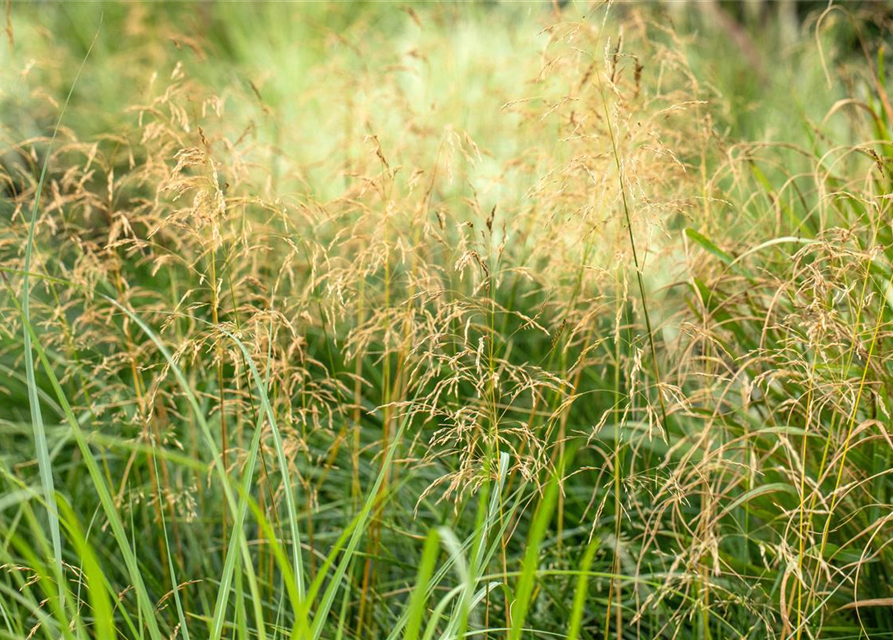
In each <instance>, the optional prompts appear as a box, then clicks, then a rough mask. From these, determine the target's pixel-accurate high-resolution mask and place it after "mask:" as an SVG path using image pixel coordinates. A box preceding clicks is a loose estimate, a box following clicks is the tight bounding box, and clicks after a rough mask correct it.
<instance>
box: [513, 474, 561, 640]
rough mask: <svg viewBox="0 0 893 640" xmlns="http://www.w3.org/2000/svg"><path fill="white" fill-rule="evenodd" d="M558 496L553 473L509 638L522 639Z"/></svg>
mask: <svg viewBox="0 0 893 640" xmlns="http://www.w3.org/2000/svg"><path fill="white" fill-rule="evenodd" d="M557 496H558V479H557V477H556V476H554V475H553V476H552V478H551V480H549V484H548V485H547V486H546V493H545V495H544V496H543V499H542V502H540V506H539V509H538V510H537V512H536V515H535V516H534V518H533V525H532V526H531V528H530V536H529V537H528V539H527V551H526V552H525V553H524V566H523V569H522V570H521V577H520V578H519V579H518V588H517V589H516V590H515V593H516V596H515V603H514V606H513V607H512V630H511V632H509V640H521V633H522V631H523V628H524V619H525V618H526V617H527V610H528V609H529V608H530V597H531V596H532V595H533V585H534V582H535V580H536V572H537V568H538V565H539V553H540V545H541V544H542V542H543V538H544V537H545V535H546V529H547V527H548V526H549V521H550V520H551V519H552V511H553V510H554V508H555V501H556V498H557Z"/></svg>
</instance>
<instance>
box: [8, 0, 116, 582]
mask: <svg viewBox="0 0 893 640" xmlns="http://www.w3.org/2000/svg"><path fill="white" fill-rule="evenodd" d="M101 23H102V18H101V17H100V25H101ZM98 37H99V29H97V30H96V34H95V35H94V36H93V42H91V43H90V48H89V49H87V54H86V55H85V56H84V59H83V60H82V61H81V66H80V67H78V71H77V73H76V74H75V77H74V81H73V82H72V83H71V87H70V88H69V90H68V95H67V96H66V97H65V102H64V103H62V109H61V110H60V111H59V118H58V119H57V120H56V126H55V127H53V136H52V137H51V138H50V142H49V144H48V145H47V150H46V156H45V157H44V159H43V167H42V168H41V170H40V178H39V180H38V181H37V191H36V192H35V193H34V206H32V207H31V222H30V224H29V226H28V241H27V242H26V244H25V268H24V272H25V275H24V276H23V278H22V306H21V312H22V318H23V319H24V324H28V325H30V323H31V289H30V286H31V282H30V279H29V277H28V275H29V273H30V271H31V255H32V253H33V250H34V230H35V228H36V227H37V213H38V211H39V210H40V196H41V194H42V193H43V185H44V183H45V182H46V176H47V168H48V167H49V164H50V156H51V155H52V151H53V144H54V143H55V142H56V136H57V135H58V133H59V127H60V126H62V118H63V116H64V115H65V110H66V109H67V108H68V103H69V102H70V101H71V96H72V94H73V93H74V88H75V86H76V85H77V83H78V79H79V78H80V77H81V71H83V69H84V65H85V64H86V63H87V59H88V58H89V57H90V53H91V52H92V51H93V45H94V44H96V39H97V38H98ZM23 332H24V343H25V344H24V350H25V375H26V376H27V378H28V403H29V405H30V406H31V424H32V427H33V430H34V445H35V449H36V452H37V467H38V470H39V473H40V484H41V487H42V488H43V494H44V497H45V499H46V503H47V518H48V521H49V528H50V538H51V539H52V542H53V557H54V560H55V563H56V571H61V570H62V538H61V536H60V534H59V514H58V513H57V511H56V488H55V486H54V484H53V466H52V462H51V461H50V454H49V447H48V446H47V437H46V429H45V428H44V424H43V416H42V415H41V412H40V400H39V398H38V389H37V380H36V378H35V376H34V360H33V356H32V345H31V332H30V330H29V329H28V328H27V327H25V328H24V330H23ZM62 589H63V586H62V581H61V580H60V581H59V598H60V599H61V598H62Z"/></svg>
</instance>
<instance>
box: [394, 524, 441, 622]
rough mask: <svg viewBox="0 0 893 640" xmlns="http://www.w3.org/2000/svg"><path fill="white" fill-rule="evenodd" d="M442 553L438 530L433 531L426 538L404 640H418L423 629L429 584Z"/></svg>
mask: <svg viewBox="0 0 893 640" xmlns="http://www.w3.org/2000/svg"><path fill="white" fill-rule="evenodd" d="M439 552H440V539H439V536H438V534H437V529H431V531H429V532H428V537H427V538H425V548H424V550H423V551H422V562H421V564H420V565H419V573H418V576H416V581H415V588H414V589H413V593H412V600H411V601H410V603H409V622H407V623H406V633H405V634H404V635H403V639H404V640H417V639H418V637H419V631H420V630H421V628H422V618H423V616H424V615H425V602H426V601H427V599H428V583H429V582H431V574H432V573H434V563H435V562H437V556H438V554H439Z"/></svg>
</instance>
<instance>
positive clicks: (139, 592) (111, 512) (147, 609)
mask: <svg viewBox="0 0 893 640" xmlns="http://www.w3.org/2000/svg"><path fill="white" fill-rule="evenodd" d="M6 284H7V287H8V286H9V283H8V282H7V283H6ZM13 304H15V305H16V307H17V308H18V310H19V311H20V312H21V311H22V308H21V305H20V304H19V302H18V300H16V299H15V297H14V296H13ZM22 320H23V324H24V325H25V329H26V330H27V331H28V333H29V334H30V335H31V340H32V343H33V347H34V351H35V352H36V353H37V357H38V359H39V360H40V363H41V365H42V366H43V368H44V371H45V372H46V375H47V377H48V378H49V381H50V385H51V386H52V387H53V392H54V393H55V394H56V398H57V399H58V401H59V405H60V406H61V407H62V411H63V413H64V414H65V418H66V421H67V422H68V424H69V426H70V427H71V430H72V433H73V434H74V437H75V441H76V442H77V445H78V448H79V449H80V451H81V455H82V456H83V460H84V464H85V465H86V466H87V471H88V473H89V474H90V479H91V480H92V481H93V487H94V489H95V490H96V493H97V495H98V497H99V501H100V503H101V504H102V509H103V512H104V513H105V516H106V518H107V519H108V522H109V525H110V526H111V529H112V535H113V536H114V538H115V541H116V542H117V543H118V548H119V549H120V550H121V555H122V556H123V558H124V565H125V567H126V569H127V573H128V576H129V577H130V581H131V583H132V584H133V587H134V590H135V592H136V596H137V601H138V603H139V608H140V612H141V615H142V617H143V618H144V619H145V623H146V628H147V629H148V630H149V636H150V637H151V638H152V640H162V638H163V636H162V634H161V631H160V629H159V628H158V622H157V621H156V620H155V610H154V607H153V605H152V602H151V600H150V599H149V594H148V591H147V590H146V585H145V582H144V581H143V577H142V574H141V572H140V568H139V563H138V562H137V560H136V555H135V554H134V552H133V549H132V548H131V546H130V542H129V540H128V538H127V533H126V532H125V531H124V524H123V523H122V522H121V516H120V514H119V513H118V509H117V507H116V505H115V501H114V499H113V498H112V494H111V491H109V488H108V486H107V485H106V481H105V478H104V476H103V475H102V472H101V471H100V469H99V465H98V464H97V463H96V460H95V459H94V458H93V452H92V451H91V450H90V445H89V443H88V442H87V437H86V435H85V434H84V432H83V430H82V429H81V425H80V424H79V423H78V421H77V418H76V417H75V415H74V412H73V411H72V409H71V405H70V404H69V403H68V398H67V397H66V396H65V392H64V391H63V389H62V385H61V384H60V383H59V379H58V378H57V377H56V374H55V372H54V371H53V369H52V366H51V365H50V362H49V359H48V358H47V355H46V352H45V351H44V350H43V347H42V346H41V344H40V340H39V339H38V336H37V334H36V333H35V331H34V327H32V326H31V323H30V321H28V320H26V319H25V317H24V314H22Z"/></svg>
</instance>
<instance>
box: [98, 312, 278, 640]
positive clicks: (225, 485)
mask: <svg viewBox="0 0 893 640" xmlns="http://www.w3.org/2000/svg"><path fill="white" fill-rule="evenodd" d="M102 297H103V298H104V299H105V300H107V301H108V302H109V303H110V304H112V305H113V306H115V307H116V308H117V309H119V310H120V311H122V312H123V313H124V314H125V315H126V316H127V317H128V318H130V320H132V321H133V323H134V324H136V325H137V326H138V327H139V328H140V330H141V331H142V332H143V333H145V334H146V335H147V336H148V338H149V339H150V340H151V341H152V343H153V344H155V346H156V347H157V348H158V350H159V351H160V352H161V355H162V356H163V357H164V358H165V360H166V361H167V362H168V364H169V365H170V368H171V372H172V373H173V374H174V377H175V378H176V379H177V382H178V383H179V384H180V386H181V388H182V389H183V390H184V392H185V394H186V400H187V402H188V403H189V405H190V407H191V409H192V411H193V413H194V414H195V418H196V421H197V422H198V424H199V428H200V429H201V431H202V435H203V436H204V438H205V441H206V442H207V445H208V449H209V450H210V452H211V456H212V457H213V459H214V460H216V459H217V457H218V454H219V451H218V449H217V444H216V442H215V441H214V435H213V434H212V433H211V429H210V427H209V426H208V422H207V420H205V416H204V414H203V413H202V410H201V407H200V406H199V404H198V400H197V399H196V397H195V394H194V393H193V392H192V390H191V389H190V388H189V382H188V381H187V380H186V376H185V375H184V374H183V371H182V370H181V369H180V367H179V366H178V365H177V363H176V362H175V360H174V358H173V355H172V354H171V352H170V350H169V349H168V348H167V347H166V346H165V345H164V343H163V342H162V341H161V339H160V338H159V337H158V335H157V334H156V333H155V332H154V331H152V329H151V328H150V327H149V325H147V324H146V323H145V322H144V321H143V320H142V319H141V318H139V317H138V316H137V315H136V314H135V313H133V312H132V311H131V310H130V309H128V308H127V307H125V306H124V305H122V304H121V303H120V302H118V301H117V300H115V299H114V298H112V297H110V296H106V295H102ZM229 335H230V336H231V335H232V334H229ZM243 348H244V347H243ZM249 362H250V360H249ZM252 371H253V373H255V374H256V373H257V370H256V369H254V368H253V365H252ZM258 379H259V376H258ZM264 398H266V394H264ZM214 468H215V470H216V473H217V476H218V478H219V480H220V484H221V487H222V489H223V493H224V496H225V498H226V502H227V505H228V506H229V509H230V511H232V512H233V514H234V515H235V514H237V513H238V507H237V506H236V501H235V498H234V497H233V492H232V489H231V487H230V484H229V482H230V481H229V478H228V477H227V475H226V470H225V469H223V468H222V466H221V465H219V464H215V465H214ZM239 543H240V545H241V547H242V553H243V555H244V556H245V557H246V558H247V557H249V552H248V547H247V544H246V542H245V540H244V536H239ZM231 586H232V571H230V573H229V574H228V575H227V574H224V575H222V576H221V579H220V586H219V588H218V592H217V597H218V600H217V605H215V608H214V616H213V618H212V620H211V635H210V637H211V638H212V640H219V638H220V636H221V635H222V632H223V625H224V616H225V614H226V604H227V602H228V601H229V591H230V587H231Z"/></svg>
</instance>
